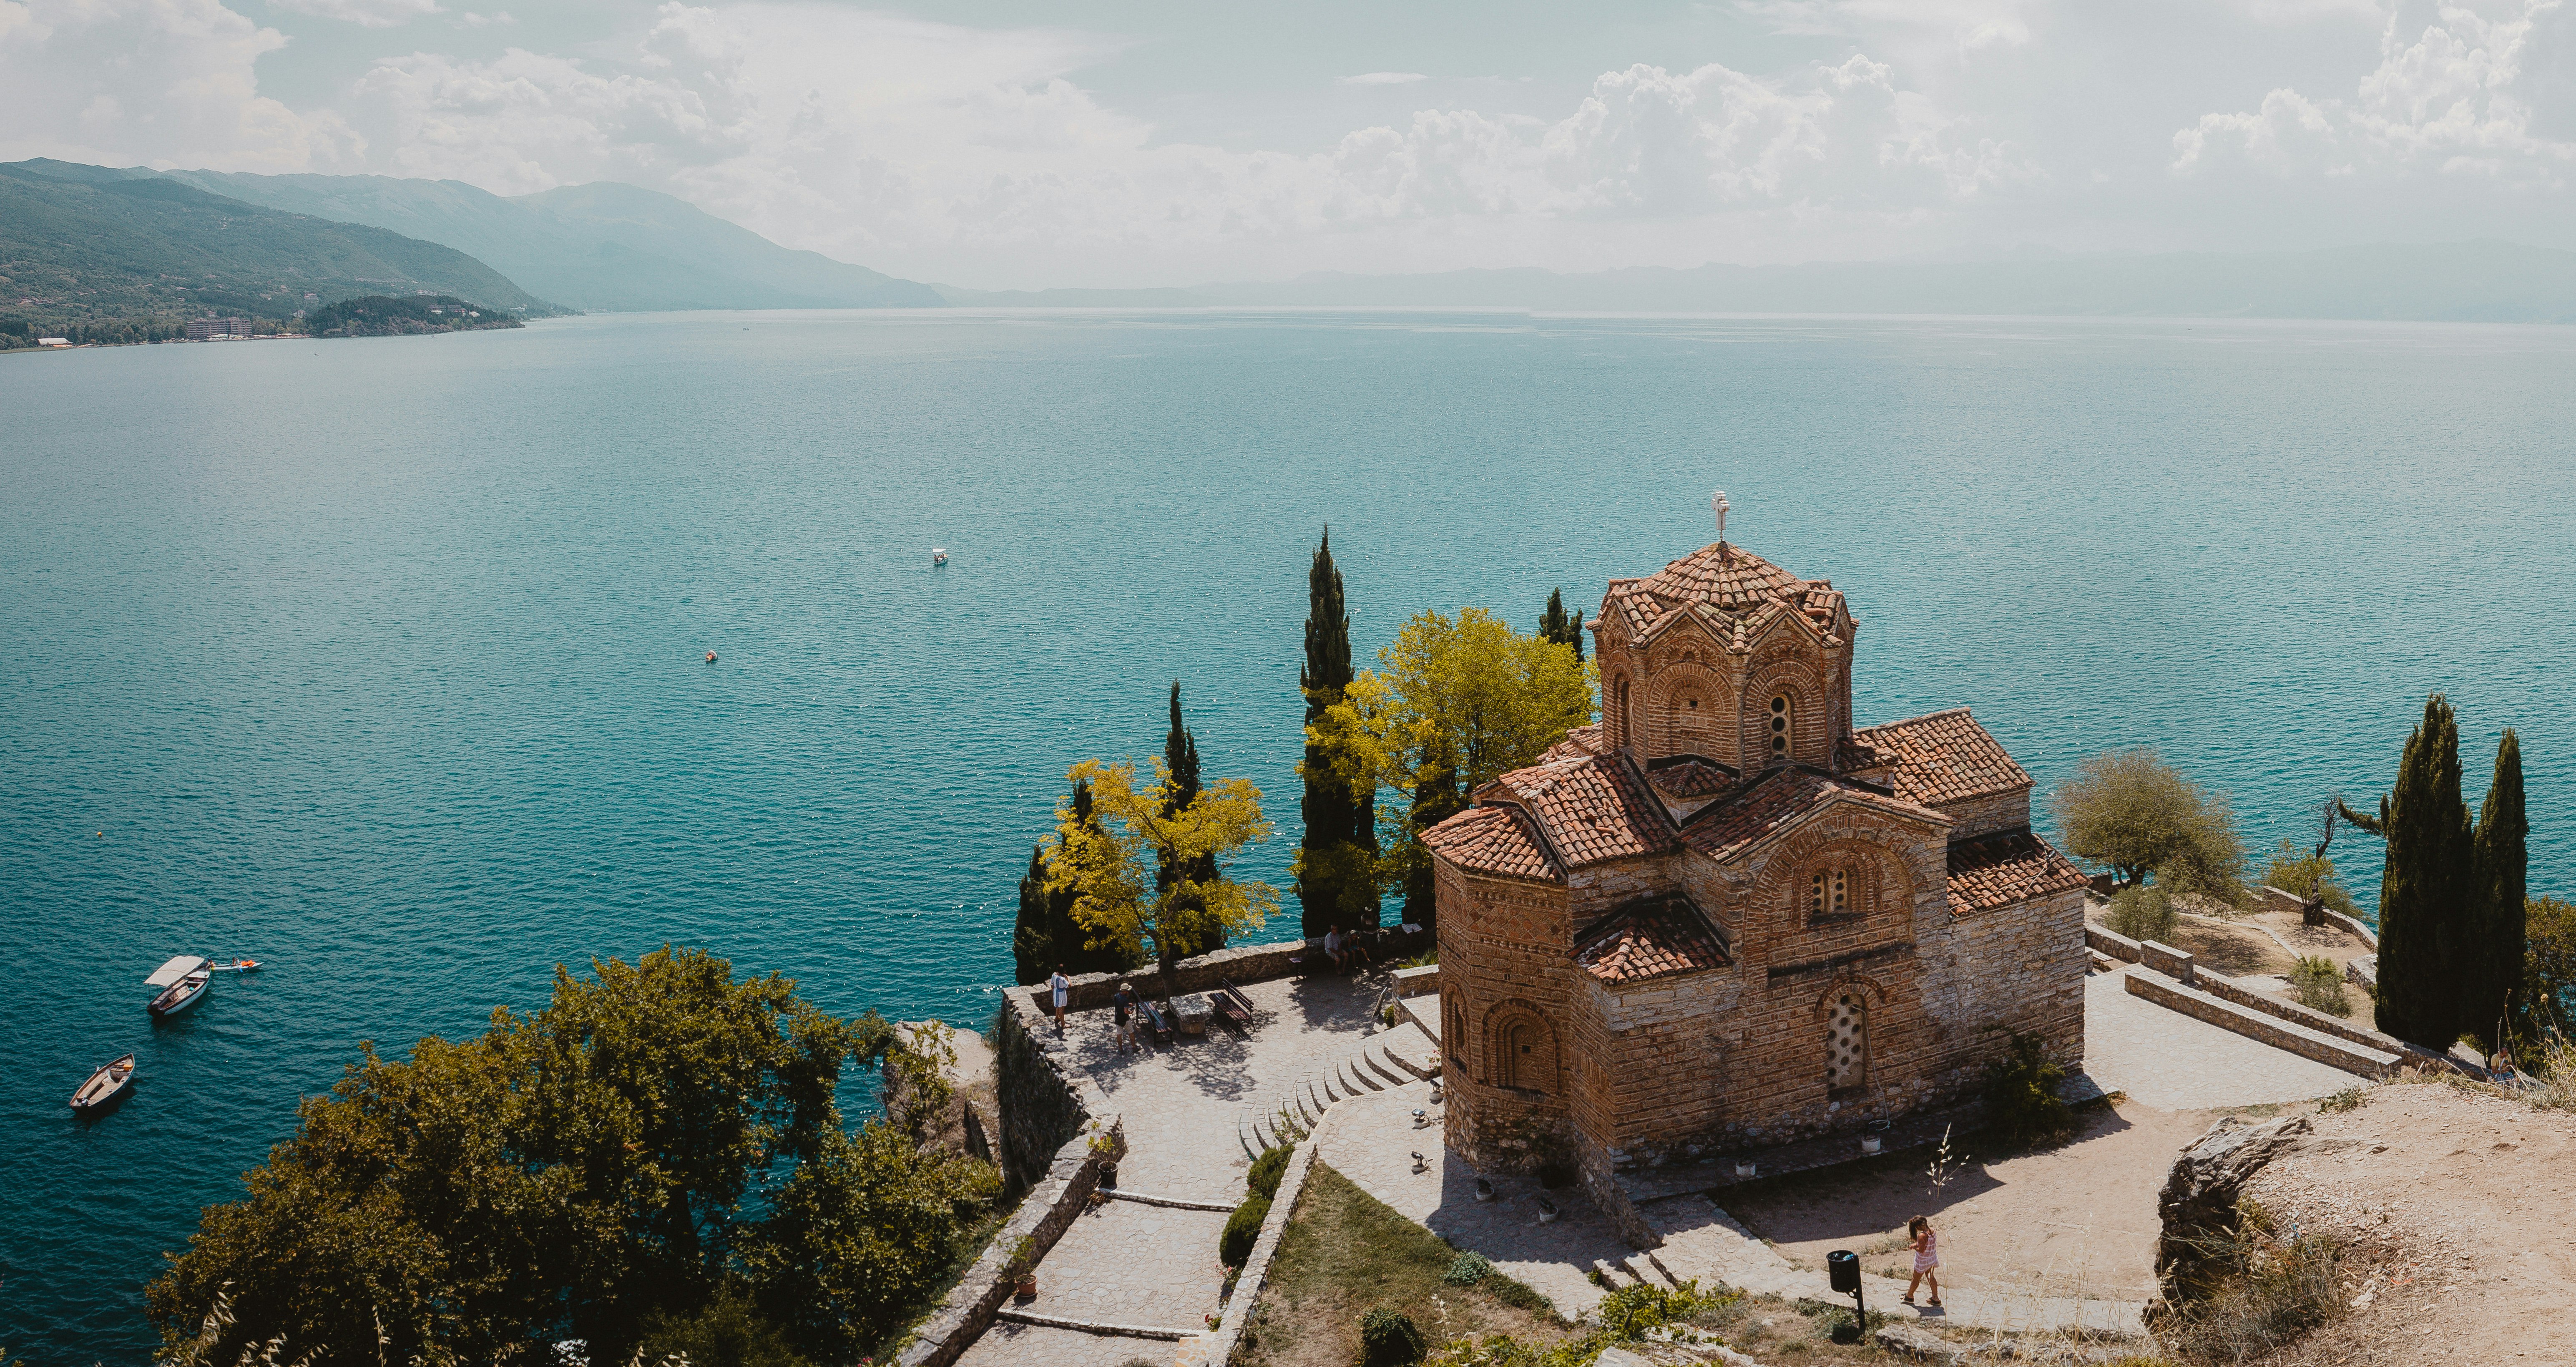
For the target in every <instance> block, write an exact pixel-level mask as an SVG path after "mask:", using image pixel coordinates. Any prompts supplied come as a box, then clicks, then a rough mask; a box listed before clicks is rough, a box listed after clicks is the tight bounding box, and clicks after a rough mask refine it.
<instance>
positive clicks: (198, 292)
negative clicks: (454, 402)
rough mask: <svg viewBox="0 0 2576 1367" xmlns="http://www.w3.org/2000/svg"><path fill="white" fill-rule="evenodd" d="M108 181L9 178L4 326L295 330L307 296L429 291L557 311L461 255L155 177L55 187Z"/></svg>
mask: <svg viewBox="0 0 2576 1367" xmlns="http://www.w3.org/2000/svg"><path fill="white" fill-rule="evenodd" d="M98 170H99V168H96V167H76V166H70V165H69V164H67V163H62V162H18V163H15V164H12V165H0V314H7V315H13V316H16V317H20V318H27V319H35V320H40V321H42V322H44V323H46V324H48V325H53V326H64V327H78V326H81V325H84V324H88V323H92V322H97V321H104V320H124V319H161V320H175V319H181V318H190V317H196V316H198V315H201V314H205V313H210V312H211V313H222V314H249V315H254V316H258V317H264V318H285V317H288V316H291V315H292V314H294V313H295V312H296V311H297V310H299V309H302V308H304V307H305V305H306V303H307V302H308V301H307V298H306V296H307V295H311V296H313V301H314V302H322V301H328V300H332V299H340V298H346V297H348V296H351V295H360V294H411V293H413V292H414V291H416V290H423V289H426V290H434V291H437V292H439V293H443V294H452V295H456V296H458V297H461V298H466V299H472V300H474V301H475V302H477V303H480V304H484V305H486V306H489V307H493V308H503V309H514V310H521V311H529V310H542V309H543V308H544V306H543V304H542V303H541V302H540V301H539V300H538V299H537V298H536V297H535V296H533V295H531V294H529V293H528V292H527V291H525V290H523V289H520V288H519V287H518V286H517V285H514V284H512V283H510V281H509V280H508V279H506V278H505V277H503V276H502V275H501V274H500V272H498V271H495V270H493V269H492V268H491V267H489V266H486V265H484V264H483V263H482V262H480V261H477V260H475V259H474V258H473V257H471V256H468V255H466V254H465V253H463V252H460V251H457V250H456V249H454V248H452V247H442V246H439V245H437V244H435V243H431V242H422V241H417V240H415V239H413V238H409V237H405V236H403V235H402V234H400V233H394V232H387V231H385V230H384V229H382V228H371V227H366V226H363V225H358V224H351V223H335V222H330V221H327V220H324V219H320V218H312V217H306V216H303V215H298V214H286V213H279V212H277V211H275V210H272V209H263V208H259V207H257V206H255V205H250V204H245V203H243V202H242V201H240V200H238V199H231V198H227V197H225V196H222V195H214V194H208V193H207V192H205V191H203V190H200V189H197V188H195V187H194V186H189V185H183V184H181V183H179V182H177V181H173V180H166V179H161V178H158V177H153V176H150V175H148V174H147V175H145V176H141V177H123V176H118V175H116V174H115V173H113V172H109V173H106V174H104V175H76V174H72V175H58V174H55V172H57V171H63V172H73V173H78V172H96V171H98ZM22 301H23V302H22Z"/></svg>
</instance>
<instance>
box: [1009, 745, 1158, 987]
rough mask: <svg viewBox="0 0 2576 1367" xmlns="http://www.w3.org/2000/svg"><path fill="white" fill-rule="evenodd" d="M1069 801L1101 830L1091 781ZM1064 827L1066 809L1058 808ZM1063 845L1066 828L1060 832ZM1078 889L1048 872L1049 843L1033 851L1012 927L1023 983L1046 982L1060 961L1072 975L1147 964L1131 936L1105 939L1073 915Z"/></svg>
mask: <svg viewBox="0 0 2576 1367" xmlns="http://www.w3.org/2000/svg"><path fill="white" fill-rule="evenodd" d="M1067 805H1068V807H1069V810H1070V812H1071V815H1072V818H1073V820H1074V821H1075V822H1076V823H1078V824H1079V825H1081V826H1083V827H1085V828H1089V829H1094V830H1096V829H1097V828H1098V826H1099V824H1100V823H1099V819H1098V818H1097V817H1095V816H1094V815H1093V814H1092V810H1091V787H1090V785H1089V784H1084V783H1077V784H1075V785H1073V792H1072V795H1071V797H1070V798H1069V799H1068V800H1067ZM1056 815H1057V821H1058V823H1059V825H1061V823H1062V821H1063V819H1064V817H1065V815H1066V809H1065V808H1060V809H1059V810H1058V811H1057V814H1056ZM1056 845H1057V848H1058V849H1059V850H1061V849H1062V848H1063V845H1064V835H1063V832H1062V831H1061V830H1059V831H1058V832H1057V835H1056ZM1074 898H1075V893H1074V891H1073V890H1072V889H1071V888H1067V887H1060V886H1057V885H1056V884H1055V883H1054V882H1053V881H1052V875H1050V874H1049V873H1048V872H1047V858H1046V854H1045V846H1043V845H1040V846H1038V847H1037V848H1035V849H1032V850H1030V851H1029V871H1028V873H1027V874H1026V875H1025V876H1023V877H1022V878H1021V879H1020V914H1019V921H1018V924H1017V925H1016V926H1015V927H1014V928H1013V929H1012V931H1011V958H1012V962H1013V965H1014V967H1016V968H1017V969H1018V971H1019V979H1020V982H1021V983H1022V984H1023V985H1026V984H1033V983H1042V982H1045V981H1046V980H1047V976H1048V975H1049V974H1052V973H1053V972H1055V970H1056V966H1057V965H1059V964H1061V965H1063V966H1064V970H1065V971H1066V972H1067V973H1124V972H1126V971H1127V970H1128V969H1131V968H1134V967H1136V966H1137V965H1139V964H1142V963H1144V962H1145V954H1144V950H1143V949H1142V948H1141V947H1140V946H1139V945H1138V944H1137V943H1136V942H1135V941H1134V940H1132V939H1120V938H1116V937H1114V936H1111V937H1105V938H1104V937H1103V936H1100V935H1097V934H1095V933H1094V932H1092V931H1091V930H1089V929H1087V928H1085V927H1084V926H1083V924H1082V923H1081V922H1079V921H1076V920H1075V919H1073V903H1074Z"/></svg>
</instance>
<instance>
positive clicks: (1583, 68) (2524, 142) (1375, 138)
mask: <svg viewBox="0 0 2576 1367" xmlns="http://www.w3.org/2000/svg"><path fill="white" fill-rule="evenodd" d="M0 80H5V81H6V82H7V83H8V84H9V85H10V86H11V87H12V88H13V89H15V90H17V91H19V92H21V95H22V98H21V99H20V100H18V101H17V102H16V103H15V105H14V107H13V109H12V111H11V114H10V116H9V118H8V120H7V121H6V122H5V124H0V159H5V160H15V159H19V158H24V157H32V156H51V157H59V158H62V159H65V160H71V161H82V162H91V163H98V164H108V165H132V164H140V165H146V166H151V167H155V168H160V169H208V170H216V171H248V172H260V173H270V174H275V173H291V172H318V173H331V174H359V173H368V174H383V175H393V176H402V177H413V178H428V179H454V180H459V181H463V182H465V183H467V184H471V185H475V186H478V187H480V188H483V189H486V190H489V191H492V192H494V193H496V194H505V195H513V194H525V193H531V192H535V191H541V190H545V189H549V188H553V187H556V186H561V185H568V184H579V183H584V182H589V181H602V180H607V181H620V182H624V183H629V184H634V185H639V186H642V187H644V188H647V189H653V190H659V191H663V192H665V193H670V194H673V195H677V196H679V197H680V198H683V199H686V200H688V201H690V202H691V203H694V204H696V205H698V206H700V207H701V208H704V209H705V210H707V211H708V212H710V213H713V214H715V215H717V216H718V217H721V218H725V219H728V220H730V221H732V222H735V223H738V224H741V225H742V226H744V227H746V228H749V229H751V230H752V231H754V232H757V233H760V234H762V235H763V236H766V237H768V238H770V239H772V240H774V241H777V242H779V243H781V244H783V245H786V246H789V247H795V248H802V249H810V250H814V251H818V252H821V253H823V254H824V255H827V256H830V257H833V258H835V259H838V260H842V261H848V262H852V263H856V264H860V265H864V266H867V267H870V268H872V269H875V270H880V271H884V272H887V273H889V274H892V275H896V276H900V277H904V278H907V279H913V280H929V281H940V282H943V283H949V284H954V285H958V286H962V287H966V288H972V289H1036V288H1050V287H1113V288H1136V287H1151V286H1190V285H1202V284H1209V283H1216V282H1230V281H1261V280H1289V279H1294V278H1296V277H1297V276H1299V275H1303V274H1307V273H1311V272H1342V273H1350V274H1409V273H1419V272H1433V271H1442V270H1452V269H1460V268H1492V269H1508V268H1515V267H1536V268H1541V269H1546V270H1552V271H1558V272H1563V273H1585V272H1594V271H1603V270H1615V269H1620V268H1623V267H1630V266H1670V267H1692V266H1698V265H1701V264H1703V263H1723V264H1735V265H1763V264H1779V263H1787V262H1797V261H1815V262H1822V261H1886V260H1905V259H1921V260H1960V259H1968V260H1975V259H1988V258H1992V257H1994V256H1997V255H2001V254H2008V253H2011V252H2013V251H2015V250H2017V249H2020V248H2023V247H2038V248H2042V249H2046V250H2049V251H2057V252H2068V253H2075V254H2087V253H2103V252H2120V251H2136V252H2143V253H2157V252H2169V251H2181V250H2198V251H2218V252H2251V251H2271V250H2297V249H2303V248H2312V247H2325V246H2341V245H2353V244H2362V243H2376V242H2412V243H2427V242H2448V241H2455V240H2462V239H2470V238H2494V239H2501V240H2506V241H2511V242H2517V243H2524V244H2529V245H2537V246H2547V247H2557V248H2568V247H2576V213H2571V212H2570V210H2571V208H2576V204H2571V200H2570V190H2569V184H2568V181H2569V177H2570V175H2571V174H2576V10H2571V9H2570V8H2569V7H2568V6H2566V5H2565V4H2564V3H2563V0H2473V2H2471V3H2453V4H2442V5H2434V4H2427V3H2420V2H2419V0H2405V2H2404V3H2393V4H2390V3H2372V2H2371V0H2245V2H2244V3H2234V4H2229V3H2219V2H2218V0H2205V2H2204V3H2199V4H2192V5H2185V6H2178V7H2162V8H2159V9H2157V10H2156V11H2154V12H2152V13H2149V12H2142V11H2141V12H2131V11H2128V10H2102V9H2096V8H2085V7H2076V6H2070V5H2064V4H2054V3H2048V0H1933V2H1930V3H1921V4H1907V5H1895V4H1890V3H1886V0H1736V3H1732V4H1720V5H1655V4H1641V5H1628V6H1621V7H1615V8H1607V9H1594V10H1588V11H1586V12H1585V13H1584V14H1583V15H1581V16H1580V17H1568V16H1564V15H1561V14H1555V13H1550V12H1547V11H1546V10H1545V9H1544V8H1543V7H1539V6H1516V7H1505V8H1502V9H1496V8H1494V7H1491V6H1480V7H1477V8H1475V9H1472V10H1471V9H1468V8H1466V7H1463V6H1441V7H1420V8H1412V9H1405V10H1402V11H1386V10H1383V9H1380V8H1370V9H1360V8H1358V7H1356V6H1351V7H1342V6H1335V5H1326V6H1323V7H1305V8H1302V9H1300V10H1299V11H1297V12H1295V13H1287V12H1269V11H1265V12H1257V13H1232V12H1211V11H1200V10H1195V9H1190V8H1186V7H1180V6H1169V5H1157V4H1130V5H1101V4H1096V3H1095V4H1089V5H1077V6H1047V7H1041V6H1038V5H1035V4H1031V3H1028V2H1027V0H985V2H983V3H950V4H942V5H932V6H923V7H917V8H912V9H905V10H895V9H885V8H865V7H857V6H842V5H831V4H821V3H804V2H800V3H772V2H771V0H749V2H748V3H721V4H714V5H708V6H691V5H685V4H681V3H677V2H676V0H673V2H671V3H663V4H659V5H652V4H642V3H634V2H633V0H627V2H626V3H578V4H575V3H552V4H545V5H540V6H525V5H522V6H518V7H516V8H510V9H501V8H493V9H488V10H487V9H482V8H468V7H466V5H464V4H458V3H449V0H0Z"/></svg>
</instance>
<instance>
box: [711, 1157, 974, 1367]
mask: <svg viewBox="0 0 2576 1367" xmlns="http://www.w3.org/2000/svg"><path fill="white" fill-rule="evenodd" d="M1000 1188H1001V1183H1000V1178H999V1177H998V1175H996V1174H995V1173H994V1171H993V1169H992V1167H991V1166H990V1165H988V1164H984V1163H978V1162H975V1161H974V1160H972V1159H967V1158H960V1157H957V1156H955V1155H952V1154H945V1153H941V1152H939V1151H936V1150H930V1149H924V1148H921V1147H919V1146H917V1145H915V1144H914V1143H913V1142H912V1141H911V1139H910V1138H909V1137H908V1136H906V1135H905V1134H904V1133H903V1131H902V1130H901V1129H899V1128H897V1127H896V1126H894V1125H890V1124H885V1123H882V1122H880V1123H874V1124H868V1125H862V1126H860V1127H859V1129H858V1131H857V1133H855V1134H844V1133H842V1132H841V1131H839V1130H834V1131H832V1132H831V1133H830V1134H829V1135H827V1136H825V1137H824V1142H823V1143H822V1144H821V1145H820V1146H819V1148H818V1149H817V1151H816V1152H815V1154H814V1155H813V1157H812V1158H811V1159H809V1160H808V1161H806V1162H803V1163H800V1164H798V1165H797V1167H796V1171H795V1174H794V1175H793V1176H791V1177H790V1178H789V1179H788V1181H787V1183H786V1185H785V1187H784V1188H782V1189H781V1190H780V1191H779V1192H778V1194H777V1195H776V1197H775V1198H773V1200H772V1202H771V1207H770V1214H769V1217H768V1218H767V1219H766V1220H763V1221H762V1222H761V1223H760V1226H759V1231H758V1234H757V1237H756V1238H755V1239H754V1240H753V1241H752V1246H751V1251H750V1253H749V1255H748V1257H747V1258H746V1259H745V1263H746V1265H747V1267H748V1269H749V1272H750V1274H751V1277H752V1280H753V1281H754V1283H755V1284H757V1285H758V1286H759V1287H760V1304H761V1307H762V1308H763V1309H764V1310H765V1311H767V1312H768V1315H769V1317H770V1318H771V1319H773V1320H775V1321H776V1322H778V1323H780V1324H782V1325H785V1326H786V1327H787V1329H788V1330H789V1333H790V1335H791V1336H792V1337H793V1338H794V1339H795V1340H796V1341H797V1342H798V1343H799V1344H801V1345H803V1346H804V1347H805V1348H806V1349H807V1351H809V1352H811V1353H812V1354H813V1355H814V1356H816V1357H818V1358H820V1359H822V1360H824V1361H827V1362H846V1361H848V1360H849V1359H851V1358H852V1357H854V1356H856V1355H857V1354H858V1352H859V1351H860V1350H862V1349H864V1348H866V1347H868V1346H869V1345H870V1344H872V1343H875V1342H877V1341H878V1340H881V1339H883V1338H885V1337H887V1336H888V1335H889V1334H891V1333H892V1332H893V1331H894V1330H895V1329H896V1328H898V1327H900V1325H901V1324H902V1323H903V1321H904V1319H905V1318H907V1316H908V1312H910V1311H912V1310H914V1309H916V1308H917V1307H919V1306H921V1305H922V1304H924V1303H926V1302H927V1301H928V1300H929V1298H930V1296H931V1294H932V1293H933V1292H936V1291H937V1290H938V1289H939V1288H940V1286H941V1284H942V1282H943V1281H944V1273H945V1270H946V1268H947V1267H948V1264H949V1262H950V1259H951V1258H952V1256H953V1255H954V1254H955V1252H956V1247H957V1241H958V1235H959V1233H960V1232H961V1231H962V1230H964V1229H966V1228H967V1227H968V1226H969V1224H970V1223H971V1222H972V1220H973V1219H974V1217H975V1215H976V1213H977V1212H978V1211H980V1210H981V1209H983V1207H984V1206H985V1205H986V1204H987V1203H989V1202H990V1201H991V1200H992V1198H993V1197H994V1195H995V1194H996V1193H998V1192H999V1191H1000Z"/></svg>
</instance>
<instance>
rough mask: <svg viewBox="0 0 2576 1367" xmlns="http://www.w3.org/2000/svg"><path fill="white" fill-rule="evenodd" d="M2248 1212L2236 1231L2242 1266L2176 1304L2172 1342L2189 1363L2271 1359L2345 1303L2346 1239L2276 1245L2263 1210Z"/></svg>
mask: <svg viewBox="0 0 2576 1367" xmlns="http://www.w3.org/2000/svg"><path fill="white" fill-rule="evenodd" d="M2247 1214H2248V1218H2247V1219H2246V1220H2245V1221H2244V1225H2243V1228H2242V1229H2241V1230H2240V1231H2239V1232H2238V1234H2237V1236H2236V1244H2237V1247H2236V1249H2235V1258H2236V1261H2237V1263H2238V1267H2239V1270H2238V1271H2236V1272H2235V1273H2234V1274H2233V1275H2230V1276H2227V1277H2225V1278H2224V1279H2222V1280H2221V1281H2219V1282H2218V1283H2217V1285H2216V1286H2215V1287H2214V1288H2213V1289H2212V1290H2211V1291H2210V1292H2209V1293H2208V1294H2207V1295H2205V1296H2201V1297H2198V1298H2195V1299H2193V1300H2191V1301H2189V1302H2187V1303H2185V1304H2183V1305H2182V1306H2180V1307H2178V1308H2177V1323H2176V1326H2175V1329H2174V1331H2173V1333H2172V1334H2171V1335H2170V1339H2169V1341H2171V1342H2172V1343H2173V1344H2174V1345H2175V1346H2176V1347H2178V1348H2180V1349H2181V1351H2182V1356H2183V1357H2184V1358H2185V1359H2186V1360H2188V1361H2193V1362H2205V1363H2226V1364H2229V1365H2230V1367H2234V1365H2235V1364H2239V1363H2251V1362H2261V1361H2266V1360H2269V1359H2270V1358H2271V1356H2272V1355H2273V1354H2274V1353H2275V1352H2276V1351H2278V1350H2279V1349H2280V1348H2282V1347H2283V1346H2285V1345H2287V1344H2289V1343H2291V1342H2292V1341H2294V1340H2296V1339H2298V1338H2299V1337H2300V1336H2301V1335H2303V1334H2306V1333H2307V1332H2308V1331H2309V1330H2311V1329H2315V1328H2317V1327H2319V1326H2321V1325H2324V1324H2327V1323H2329V1322H2331V1321H2332V1320H2334V1319H2336V1318H2337V1317H2339V1316H2340V1315H2342V1314H2343V1313H2344V1311H2345V1309H2346V1306H2345V1303H2344V1298H2343V1295H2342V1294H2341V1286H2342V1281H2343V1249H2342V1246H2341V1245H2340V1244H2337V1243H2336V1242H2335V1241H2334V1240H2332V1239H2329V1238H2326V1237H2324V1236H2322V1235H2316V1234H2302V1235H2300V1236H2298V1237H2297V1238H2294V1239H2291V1240H2290V1241H2289V1242H2287V1243H2275V1242H2272V1241H2271V1240H2270V1238H2269V1236H2268V1234H2267V1233H2266V1231H2267V1229H2268V1222H2267V1221H2265V1220H2263V1219H2262V1218H2261V1216H2260V1212H2259V1210H2251V1209H2249V1210H2248V1212H2247Z"/></svg>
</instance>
